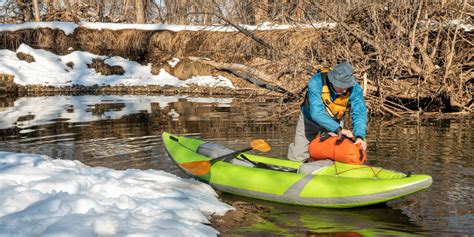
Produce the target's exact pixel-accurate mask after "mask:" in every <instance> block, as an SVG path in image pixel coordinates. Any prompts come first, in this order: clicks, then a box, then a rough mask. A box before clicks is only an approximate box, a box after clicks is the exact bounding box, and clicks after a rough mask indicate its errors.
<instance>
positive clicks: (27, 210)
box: [0, 152, 231, 236]
mask: <svg viewBox="0 0 474 237" xmlns="http://www.w3.org/2000/svg"><path fill="white" fill-rule="evenodd" d="M0 171H1V172H0V203H1V204H0V233H1V234H0V236H3V235H6V236H40V235H41V236H43V235H55V236H61V235H63V236H64V235H66V236H97V235H120V236H126V235H140V236H156V235H157V233H159V235H163V236H215V235H217V234H218V232H217V231H216V230H214V229H213V228H212V227H210V226H208V225H204V224H203V223H208V219H207V218H208V216H209V215H211V214H218V215H222V214H224V213H225V212H226V211H228V210H230V209H231V207H230V206H228V205H227V204H224V203H221V202H219V201H218V199H217V194H216V193H215V192H214V190H213V189H212V188H211V187H210V186H208V185H207V184H203V183H201V182H197V181H194V180H190V179H182V178H179V177H177V176H175V175H172V174H169V173H166V172H163V171H156V170H146V171H142V170H133V169H130V170H125V171H118V170H112V169H108V168H101V167H94V168H92V167H88V166H86V165H84V164H82V163H80V162H79V161H71V160H53V159H51V158H49V157H47V156H43V155H34V154H22V153H9V152H0Z"/></svg>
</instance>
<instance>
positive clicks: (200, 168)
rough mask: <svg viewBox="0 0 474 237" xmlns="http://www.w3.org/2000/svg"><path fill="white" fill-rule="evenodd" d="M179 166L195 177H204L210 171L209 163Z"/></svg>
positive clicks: (199, 162) (188, 163) (195, 162)
mask: <svg viewBox="0 0 474 237" xmlns="http://www.w3.org/2000/svg"><path fill="white" fill-rule="evenodd" d="M179 166H180V167H181V168H183V169H184V170H186V171H188V172H189V173H191V174H193V175H196V176H201V175H205V174H207V173H209V172H210V171H211V163H210V162H209V161H193V162H187V163H183V164H181V165H179Z"/></svg>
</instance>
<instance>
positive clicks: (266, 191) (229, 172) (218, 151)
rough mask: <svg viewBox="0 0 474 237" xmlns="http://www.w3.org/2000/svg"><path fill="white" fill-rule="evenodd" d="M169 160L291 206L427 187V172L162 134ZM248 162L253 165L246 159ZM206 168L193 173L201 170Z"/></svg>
mask: <svg viewBox="0 0 474 237" xmlns="http://www.w3.org/2000/svg"><path fill="white" fill-rule="evenodd" d="M163 142H164V146H165V148H166V151H167V152H168V155H169V156H170V158H171V159H172V160H173V161H174V162H175V163H176V164H177V165H178V166H179V167H180V168H181V169H182V170H183V171H184V172H185V173H187V174H188V175H190V176H192V177H195V178H196V179H198V180H200V181H203V182H206V183H208V184H210V185H211V186H212V187H214V188H215V189H217V190H221V191H224V192H228V193H232V194H237V195H242V196H247V197H252V198H258V199H264V200H268V201H273V202H281V203H288V204H295V205H305V206H316V207H331V208H349V207H358V206H366V205H371V204H376V203H383V202H387V201H389V200H393V199H396V198H400V197H403V196H406V195H409V194H412V193H415V192H418V191H420V190H423V189H426V188H428V187H429V186H430V185H431V183H432V179H431V177H430V176H428V175H415V174H414V175H411V174H404V173H401V172H396V171H392V170H386V169H382V168H377V167H372V166H366V165H351V164H345V163H339V162H333V161H330V160H322V161H317V162H311V163H302V162H296V161H290V160H284V159H276V158H269V157H264V156H257V155H253V154H248V153H247V154H243V153H238V154H236V155H234V156H231V157H230V159H229V158H226V159H222V160H221V159H219V160H213V161H211V162H209V160H211V159H212V158H215V157H219V156H222V155H225V154H228V153H231V152H232V150H230V149H227V148H225V147H223V146H220V145H218V144H215V143H210V142H205V141H202V140H199V139H194V138H189V137H184V136H174V135H171V134H169V133H163ZM247 160H250V161H251V162H252V163H250V162H249V161H247ZM205 169H207V171H206V172H204V173H202V172H201V173H200V172H195V171H196V170H205Z"/></svg>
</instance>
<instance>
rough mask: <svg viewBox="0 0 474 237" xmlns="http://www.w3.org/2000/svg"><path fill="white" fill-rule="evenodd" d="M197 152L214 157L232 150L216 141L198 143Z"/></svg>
mask: <svg viewBox="0 0 474 237" xmlns="http://www.w3.org/2000/svg"><path fill="white" fill-rule="evenodd" d="M196 152H197V153H199V154H201V155H203V156H207V157H210V158H216V157H219V156H223V155H227V154H230V153H232V152H233V150H231V149H229V148H227V147H225V146H223V145H220V144H216V143H211V142H205V143H203V144H201V145H199V147H198V149H197V151H196Z"/></svg>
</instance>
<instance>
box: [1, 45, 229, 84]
mask: <svg viewBox="0 0 474 237" xmlns="http://www.w3.org/2000/svg"><path fill="white" fill-rule="evenodd" d="M17 53H25V54H29V55H31V56H33V57H34V59H35V62H31V63H28V62H27V61H23V60H20V59H18V57H17ZM94 58H96V59H101V60H104V62H105V63H106V64H108V65H110V66H117V65H118V66H121V67H122V68H123V69H124V70H125V74H124V75H109V76H105V75H102V74H99V73H97V72H96V71H95V70H94V69H91V68H88V67H87V65H88V64H91V63H92V60H93V59H94ZM68 63H72V64H73V66H72V68H71V67H69V66H68ZM0 73H5V74H10V75H13V76H14V81H15V83H17V84H19V85H35V84H36V85H38V84H40V85H50V86H56V87H60V86H71V85H84V86H93V85H99V86H105V85H115V86H117V85H125V86H146V85H158V86H166V85H168V86H174V87H187V86H190V85H193V84H194V85H199V86H206V87H227V88H231V89H232V88H234V86H233V84H232V82H231V81H230V80H229V79H227V78H225V77H222V76H202V77H193V78H190V79H188V80H180V79H178V78H177V77H174V76H173V75H171V74H169V73H168V72H166V71H165V70H164V69H160V73H159V74H158V75H153V74H152V73H151V64H148V65H141V64H139V63H137V62H134V61H130V60H128V59H125V58H122V57H117V56H115V57H108V56H101V55H94V54H91V53H88V52H82V51H74V52H71V53H70V54H67V55H64V56H58V55H56V54H53V53H51V52H49V51H46V50H43V49H33V48H31V47H30V46H28V45H26V44H21V45H20V47H18V49H17V51H16V52H12V51H10V50H0Z"/></svg>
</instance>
